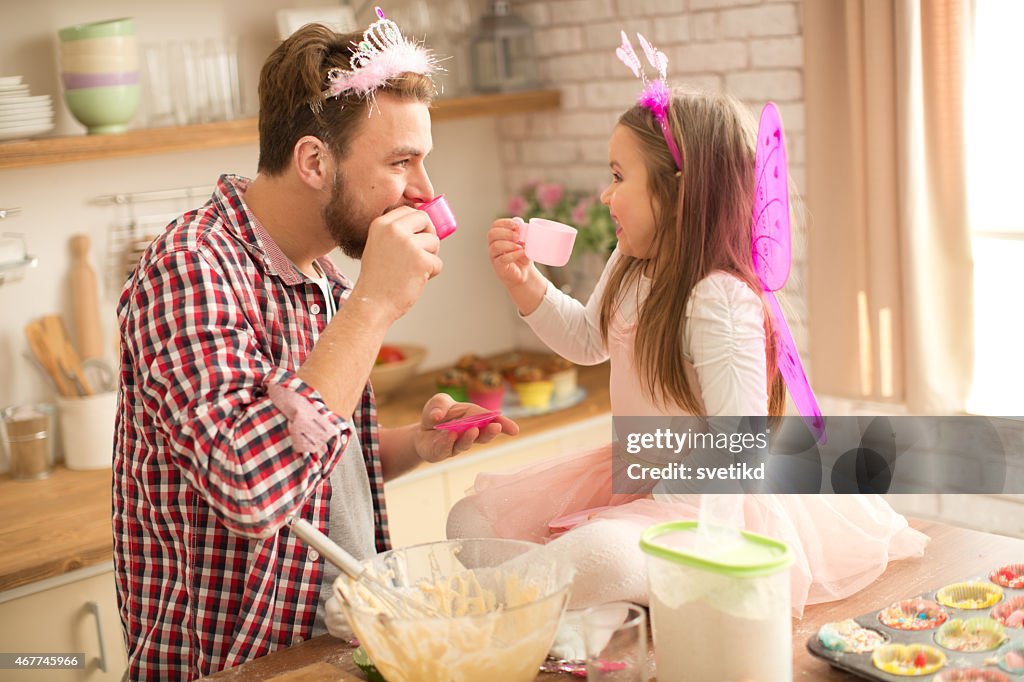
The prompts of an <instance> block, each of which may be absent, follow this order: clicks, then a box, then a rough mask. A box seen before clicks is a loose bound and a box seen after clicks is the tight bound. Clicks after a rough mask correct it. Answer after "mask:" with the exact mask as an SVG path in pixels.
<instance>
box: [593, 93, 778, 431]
mask: <svg viewBox="0 0 1024 682" xmlns="http://www.w3.org/2000/svg"><path fill="white" fill-rule="evenodd" d="M669 123H670V126H671V129H672V131H673V134H674V136H675V139H676V144H678V145H679V149H680V151H681V152H682V157H683V168H682V173H681V174H677V173H676V166H675V161H674V160H673V159H672V155H671V154H670V153H669V150H668V145H666V143H665V138H664V137H663V136H662V132H661V128H660V127H659V126H658V123H657V122H656V121H655V119H654V116H652V115H651V112H650V110H649V109H647V108H645V107H642V106H640V105H637V106H634V107H633V108H631V109H629V110H628V111H626V112H625V113H624V114H623V115H622V116H621V117H620V118H619V125H622V126H625V127H626V128H627V129H628V130H630V131H631V132H632V133H633V134H634V135H635V136H636V138H637V140H638V141H639V144H640V150H641V153H642V155H643V157H644V160H645V164H646V166H647V177H648V193H649V194H650V196H651V204H652V206H651V207H652V209H653V213H654V219H655V237H654V243H653V245H652V252H653V254H654V255H653V256H652V257H651V259H650V260H645V259H639V258H632V257H629V256H624V257H623V258H622V259H621V260H620V261H619V263H618V264H617V266H616V267H615V268H614V270H613V271H612V272H611V274H610V276H609V280H608V285H607V287H606V289H605V293H604V297H603V299H602V301H601V334H602V336H603V337H604V339H605V342H606V343H607V340H608V326H609V322H610V320H611V317H612V314H613V312H614V311H615V308H616V307H617V306H618V305H619V303H620V300H619V299H620V294H621V292H623V291H625V290H627V289H626V285H627V284H629V283H631V282H635V281H636V279H637V278H638V277H639V276H640V275H641V274H642V273H643V274H647V275H649V276H650V278H651V291H650V294H649V295H648V296H647V298H646V299H645V300H643V301H639V302H638V303H639V317H638V321H637V330H636V341H635V345H634V351H633V352H634V364H635V365H636V367H637V368H638V371H639V373H640V379H641V385H642V386H643V387H644V389H645V390H646V392H647V393H648V395H649V397H650V398H651V399H652V400H653V401H654V402H655V403H657V404H660V405H661V406H662V407H665V406H666V405H668V404H672V403H674V404H676V405H679V406H681V407H683V408H684V409H686V410H687V411H688V412H689V413H691V414H694V415H697V414H700V413H701V412H702V411H703V400H702V399H701V395H700V387H699V386H694V385H692V383H691V382H690V381H689V380H688V378H687V374H686V372H685V370H684V359H683V343H682V339H683V338H684V337H683V334H684V330H685V325H686V304H687V301H688V300H689V298H690V293H691V292H692V290H693V287H694V286H695V285H696V284H697V282H699V281H700V280H702V279H704V278H705V277H707V276H708V275H710V274H711V273H712V272H714V271H715V270H724V271H725V272H728V273H730V274H732V275H734V276H736V277H738V278H739V279H741V280H742V281H744V282H745V283H746V284H747V286H749V287H750V288H751V290H753V291H754V292H756V293H757V294H758V295H759V296H760V295H761V286H760V284H759V282H758V280H757V276H756V275H755V273H754V263H753V258H752V256H751V248H750V227H751V226H750V222H751V211H752V208H753V201H754V150H755V144H756V136H757V131H756V123H755V122H754V119H753V116H752V115H751V114H750V112H749V111H748V110H747V109H746V108H745V107H744V106H743V105H742V104H741V103H740V102H738V101H737V100H736V99H734V98H732V97H729V96H727V95H718V94H710V93H700V94H690V93H687V94H675V96H673V98H672V102H671V106H670V107H669ZM764 310H765V314H764V320H765V323H764V325H765V337H766V338H767V340H768V342H767V348H766V349H765V352H766V353H767V360H768V362H767V365H768V376H767V377H766V380H767V381H768V386H769V391H768V414H769V415H771V416H780V415H782V414H783V413H784V412H785V409H786V388H785V384H784V382H783V380H782V376H781V375H780V374H779V371H778V362H777V352H776V348H775V335H774V333H773V331H772V324H771V315H770V313H769V312H768V307H767V304H765V305H764ZM742 416H749V415H742Z"/></svg>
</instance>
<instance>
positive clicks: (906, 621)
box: [878, 599, 949, 631]
mask: <svg viewBox="0 0 1024 682" xmlns="http://www.w3.org/2000/svg"><path fill="white" fill-rule="evenodd" d="M948 619H949V612H947V611H946V610H945V609H944V608H942V607H941V606H939V605H938V604H936V603H935V602H933V601H929V600H927V599H904V600H903V601H898V602H896V603H895V604H892V605H891V606H889V607H887V608H885V609H882V610H881V611H879V612H878V620H879V622H880V623H882V625H885V626H887V627H890V628H892V629H894V630H915V631H916V630H931V629H932V628H937V627H939V626H940V625H942V624H943V623H945V622H946V621H947V620H948Z"/></svg>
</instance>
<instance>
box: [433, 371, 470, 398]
mask: <svg viewBox="0 0 1024 682" xmlns="http://www.w3.org/2000/svg"><path fill="white" fill-rule="evenodd" d="M468 383H469V374H467V373H466V372H465V371H463V370H461V369H458V368H457V367H452V368H451V369H446V370H445V371H443V372H441V374H439V375H438V377H437V390H438V391H439V392H441V393H447V394H448V395H450V396H451V397H452V400H454V401H455V402H457V403H465V402H468V401H469V394H468V392H467V390H466V386H467V384H468Z"/></svg>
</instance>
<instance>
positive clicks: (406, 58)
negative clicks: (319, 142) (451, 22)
mask: <svg viewBox="0 0 1024 682" xmlns="http://www.w3.org/2000/svg"><path fill="white" fill-rule="evenodd" d="M376 10H377V16H378V17H379V18H378V19H377V21H375V22H373V23H372V24H370V27H369V28H367V29H366V30H365V31H364V32H363V39H362V40H361V41H359V43H358V44H356V43H353V45H354V46H355V48H356V50H355V52H353V53H352V57H351V59H349V67H350V70H348V71H345V70H344V69H339V68H334V69H331V70H330V71H328V72H327V82H328V86H327V90H325V91H324V93H323V94H324V97H338V96H339V95H342V94H344V93H346V92H354V93H356V94H358V95H360V96H362V97H368V96H372V95H373V92H374V91H375V90H376V89H377V88H379V87H381V86H382V85H384V84H385V83H386V82H387V81H388V80H389V79H391V78H394V77H396V76H399V75H401V74H403V73H407V72H409V73H418V74H420V75H423V76H429V75H430V74H432V73H433V72H434V71H435V69H436V68H437V61H436V60H435V59H434V56H433V55H432V54H431V53H430V51H429V50H426V49H424V48H423V47H422V46H421V45H417V44H416V43H414V42H412V41H410V40H407V39H406V38H405V36H403V35H402V32H401V31H400V30H398V25H397V24H395V22H393V21H391V20H390V19H386V18H385V17H384V11H383V10H382V9H381V8H380V7H377V8H376Z"/></svg>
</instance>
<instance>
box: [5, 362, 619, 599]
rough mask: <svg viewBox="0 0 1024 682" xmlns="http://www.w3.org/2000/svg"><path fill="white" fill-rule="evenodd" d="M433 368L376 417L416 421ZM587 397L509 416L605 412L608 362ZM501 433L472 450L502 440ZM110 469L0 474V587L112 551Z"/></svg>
mask: <svg viewBox="0 0 1024 682" xmlns="http://www.w3.org/2000/svg"><path fill="white" fill-rule="evenodd" d="M436 374H437V372H436V371H432V372H427V373H424V374H422V375H420V376H417V377H416V378H415V379H413V381H411V382H410V383H409V386H408V387H407V388H406V389H404V390H403V391H402V393H401V394H400V395H396V396H395V397H394V399H393V400H391V401H390V402H386V403H384V404H382V405H381V406H380V411H379V412H380V414H379V419H380V422H381V423H382V424H384V425H388V426H398V425H402V424H408V423H411V422H414V421H419V418H420V411H421V410H422V408H423V403H424V402H426V400H427V398H429V397H430V396H431V395H432V394H433V393H434V389H433V386H434V377H435V376H436ZM580 385H581V386H583V387H584V388H586V390H587V397H586V399H584V401H583V402H581V403H580V404H578V405H575V406H573V407H570V408H567V409H564V410H561V411H558V412H552V413H549V414H545V415H540V416H536V417H528V418H524V419H517V420H516V421H517V422H518V423H519V426H520V428H521V431H520V434H521V435H528V434H537V433H542V432H544V431H547V430H549V429H555V428H558V427H560V426H565V425H567V424H571V423H572V422H574V421H578V420H580V419H585V418H587V417H592V416H596V415H598V414H603V413H606V412H609V411H610V409H611V407H610V403H609V400H608V365H607V363H605V364H602V365H597V366H595V367H581V368H580ZM505 440H507V439H506V437H504V436H501V437H499V438H497V439H495V440H494V441H492V442H491V443H489V444H487V445H482V446H479V447H478V448H476V449H474V450H472V451H470V453H472V452H478V451H480V450H483V449H484V448H487V447H491V446H493V445H496V444H498V443H502V442H504V441H505ZM113 551H114V544H113V538H112V530H111V474H110V469H101V470H98V471H70V470H68V469H66V468H64V467H63V466H57V467H55V468H54V471H53V473H51V474H50V477H49V478H46V479H42V480H38V481H14V480H12V479H11V477H10V475H9V474H2V475H0V592H3V591H5V590H10V589H13V588H15V587H20V586H22V585H27V584H29V583H32V582H35V581H38V580H42V579H44V578H52V577H55V576H58V575H61V574H64V573H68V572H70V571H74V570H77V569H80V568H85V567H87V566H92V565H94V564H100V563H103V562H106V561H110V560H111V559H112V558H113Z"/></svg>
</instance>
